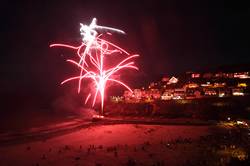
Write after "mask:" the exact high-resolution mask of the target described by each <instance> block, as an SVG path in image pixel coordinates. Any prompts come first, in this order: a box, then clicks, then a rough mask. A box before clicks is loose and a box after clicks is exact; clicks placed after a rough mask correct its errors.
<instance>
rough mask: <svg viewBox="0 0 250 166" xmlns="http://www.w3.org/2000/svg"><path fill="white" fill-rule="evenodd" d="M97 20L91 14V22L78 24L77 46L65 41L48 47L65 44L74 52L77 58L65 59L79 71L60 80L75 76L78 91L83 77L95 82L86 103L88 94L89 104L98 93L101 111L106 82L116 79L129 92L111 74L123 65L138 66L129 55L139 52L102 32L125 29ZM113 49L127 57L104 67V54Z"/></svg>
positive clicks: (129, 67) (120, 31) (127, 66)
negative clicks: (129, 50)
mask: <svg viewBox="0 0 250 166" xmlns="http://www.w3.org/2000/svg"><path fill="white" fill-rule="evenodd" d="M96 23H97V20H96V18H94V19H93V20H92V22H91V23H90V25H83V24H80V26H81V28H80V32H81V36H82V43H81V44H80V45H79V46H76V47H75V46H71V45H68V44H51V45H50V47H66V48H69V49H73V50H75V51H76V55H77V57H78V59H79V60H78V61H75V60H73V59H68V60H67V62H69V63H72V64H74V65H75V66H77V67H78V68H79V69H80V74H79V75H78V76H74V77H70V78H68V79H66V80H64V81H63V82H62V83H61V84H64V83H66V82H69V81H73V80H78V93H80V91H81V83H82V81H83V80H85V79H90V80H92V81H93V82H94V85H95V92H94V93H91V92H90V93H89V94H88V95H87V97H86V100H85V104H86V103H87V102H88V101H89V99H90V98H92V106H94V105H95V103H96V100H97V97H98V93H99V96H100V99H101V110H102V113H103V106H104V96H105V89H106V85H107V83H108V82H114V83H118V84H120V85H122V86H124V87H125V88H127V89H128V90H129V91H131V92H132V90H131V89H130V88H129V86H127V85H126V84H125V83H123V82H122V81H120V80H118V79H115V78H114V77H113V76H114V75H115V74H117V73H118V72H119V71H120V70H122V69H136V70H138V68H137V67H136V66H135V65H134V62H133V61H132V59H133V58H135V57H138V56H139V55H137V54H135V55H130V54H129V53H128V52H127V51H125V50H124V49H122V48H121V47H119V46H117V45H115V44H113V43H111V42H109V41H106V40H104V39H103V38H102V37H103V35H104V34H103V33H102V32H104V31H106V32H107V34H109V35H111V32H116V33H121V34H125V32H124V31H122V30H120V29H116V28H112V27H107V26H99V25H97V24H96ZM114 53H119V54H125V55H126V58H125V59H123V60H122V61H121V62H120V63H118V64H117V65H115V66H113V67H111V68H106V66H105V61H104V58H105V57H106V56H107V55H111V54H114ZM105 60H107V58H105Z"/></svg>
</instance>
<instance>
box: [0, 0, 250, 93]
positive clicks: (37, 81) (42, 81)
mask: <svg viewBox="0 0 250 166" xmlns="http://www.w3.org/2000/svg"><path fill="white" fill-rule="evenodd" d="M0 9H1V11H0V12H1V18H2V19H1V34H2V35H1V42H2V48H3V49H2V52H1V92H2V93H6V94H24V93H28V94H30V95H35V94H38V95H37V96H45V95H46V96H54V95H55V94H59V93H61V91H65V90H67V88H69V86H70V85H68V86H66V87H60V86H59V84H60V82H61V81H62V80H64V79H65V78H67V77H68V76H71V75H72V74H74V72H75V71H74V70H73V69H72V66H71V65H68V64H67V63H66V62H65V59H66V58H67V57H68V56H69V55H70V54H71V52H69V51H65V50H63V49H59V50H58V49H51V48H49V44H51V43H53V42H60V43H69V44H76V45H77V44H78V43H80V42H81V38H80V34H79V27H80V25H79V23H80V22H81V23H86V24H89V23H90V21H91V19H92V18H93V17H96V18H97V19H98V24H100V25H107V26H111V27H116V28H119V29H123V30H124V31H125V32H126V33H127V35H126V36H123V35H117V34H116V35H114V36H113V37H112V38H111V41H112V42H114V43H118V44H119V45H120V46H122V47H123V48H125V49H126V50H128V51H129V52H132V53H138V54H140V55H141V56H140V58H139V59H138V60H137V61H136V62H137V65H138V66H139V68H140V71H139V72H137V73H135V72H132V73H131V72H128V73H124V78H125V79H126V81H127V82H128V84H129V85H131V87H133V86H139V85H143V84H145V82H147V81H145V80H153V79H156V78H158V76H159V75H164V74H166V75H172V74H176V73H181V72H185V71H188V70H199V69H202V68H207V67H216V66H220V65H227V64H242V63H250V56H249V53H250V51H249V50H250V49H249V37H250V36H249V29H250V26H249V20H250V8H249V6H248V5H247V2H246V3H243V1H234V2H233V3H229V1H225V2H223V1H215V3H213V2H211V1H193V0H188V1H174V0H173V1H156V0H145V1H137V2H134V3H131V2H130V1H105V2H104V1H94V0H91V1H84V0H82V1H66V0H65V1H63V0H61V1H58V2H56V1H53V2H51V1H19V2H16V3H13V2H9V1H5V2H1V7H0ZM72 86H73V85H72Z"/></svg>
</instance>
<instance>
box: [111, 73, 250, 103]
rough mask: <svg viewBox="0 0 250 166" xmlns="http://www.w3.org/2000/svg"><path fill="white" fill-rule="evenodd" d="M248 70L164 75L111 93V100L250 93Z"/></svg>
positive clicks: (149, 99) (128, 100)
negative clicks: (115, 94) (144, 84)
mask: <svg viewBox="0 0 250 166" xmlns="http://www.w3.org/2000/svg"><path fill="white" fill-rule="evenodd" d="M249 85H250V73H249V72H248V71H240V72H204V73H199V72H186V73H185V74H182V75H180V76H178V77H177V76H171V77H168V76H165V77H162V79H161V80H159V81H155V82H151V83H150V84H149V85H147V86H145V87H141V88H136V89H133V91H132V92H131V91H129V90H126V91H124V93H123V95H122V96H111V101H112V102H126V103H139V102H154V101H159V100H161V101H167V100H180V99H199V98H211V97H220V98H224V97H233V96H246V95H249V92H250V91H249Z"/></svg>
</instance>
